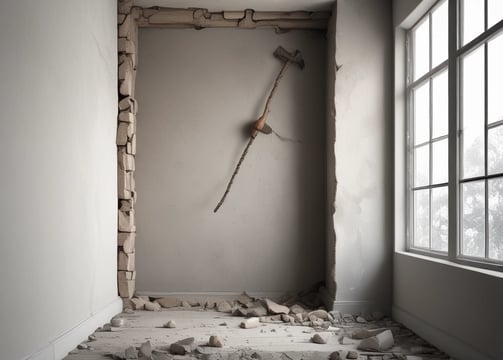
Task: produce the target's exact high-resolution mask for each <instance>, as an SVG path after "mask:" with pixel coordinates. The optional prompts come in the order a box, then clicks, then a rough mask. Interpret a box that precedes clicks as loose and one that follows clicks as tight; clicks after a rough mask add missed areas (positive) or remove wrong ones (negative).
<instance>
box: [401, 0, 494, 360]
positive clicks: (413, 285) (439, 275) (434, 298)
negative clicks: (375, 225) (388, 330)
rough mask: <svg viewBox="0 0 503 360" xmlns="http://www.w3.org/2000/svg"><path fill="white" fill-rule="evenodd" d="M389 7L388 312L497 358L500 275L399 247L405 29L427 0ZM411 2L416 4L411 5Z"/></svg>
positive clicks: (443, 343) (455, 349)
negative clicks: (391, 241) (391, 183)
mask: <svg viewBox="0 0 503 360" xmlns="http://www.w3.org/2000/svg"><path fill="white" fill-rule="evenodd" d="M407 2H408V3H409V6H404V1H403V0H395V1H394V2H393V5H394V8H395V151H396V153H395V253H394V268H393V274H394V280H393V316H394V317H395V319H396V320H399V321H401V322H403V323H404V324H405V325H406V326H408V327H409V328H410V329H412V330H413V331H415V332H416V333H418V334H419V335H420V336H422V337H424V338H425V339H426V340H428V341H429V342H430V343H432V344H434V345H437V346H438V347H440V348H441V349H443V350H444V351H446V352H448V353H449V354H450V355H451V356H453V357H455V358H457V359H460V360H472V359H477V360H479V359H480V360H486V359H493V360H496V359H501V358H503V343H502V342H501V339H503V330H502V329H501V326H500V320H501V319H503V307H502V306H501V304H502V302H503V275H502V274H501V273H496V272H494V271H486V270H480V269H474V268H470V267H467V266H461V265H457V264H453V263H451V262H448V261H443V260H437V259H431V258H426V257H424V256H419V255H414V254H411V253H406V252H404V250H405V244H406V235H405V214H406V207H405V181H404V174H405V156H404V151H405V126H404V124H405V118H404V115H405V111H404V106H405V98H404V86H405V76H404V74H405V71H404V70H405V51H404V46H405V29H407V28H408V27H409V26H411V25H412V24H413V23H414V22H415V21H417V20H418V18H419V17H420V16H421V15H422V14H424V12H425V11H426V10H427V9H428V8H429V7H430V6H431V5H432V3H433V1H432V0H423V1H419V0H409V1H407ZM415 5H417V7H414V6H415Z"/></svg>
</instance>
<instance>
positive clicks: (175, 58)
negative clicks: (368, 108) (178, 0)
mask: <svg viewBox="0 0 503 360" xmlns="http://www.w3.org/2000/svg"><path fill="white" fill-rule="evenodd" d="M278 45H282V46H283V47H285V48H286V49H288V50H294V49H296V48H298V49H300V50H301V51H302V53H303V56H304V58H305V62H306V67H305V69H304V70H303V71H300V70H299V69H298V68H296V67H291V68H290V69H289V70H288V71H287V73H286V75H285V77H284V78H283V80H282V82H281V84H280V85H279V88H278V91H277V93H276V95H275V97H274V99H273V101H272V107H271V113H270V117H269V120H268V123H269V124H270V125H271V126H272V128H273V129H274V130H276V131H277V132H278V133H280V134H281V135H283V136H286V137H289V138H293V139H297V140H300V141H301V143H295V142H288V141H281V140H279V139H278V138H277V137H276V136H274V135H268V136H266V135H259V136H258V137H257V139H256V140H255V142H254V143H253V145H252V147H251V148H250V151H249V153H248V156H247V157H246V159H245V160H244V162H243V164H242V167H241V170H240V172H239V174H238V176H237V178H236V180H235V182H234V185H233V187H232V189H231V192H230V194H229V196H228V197H227V200H226V202H225V203H224V205H223V206H222V208H221V209H220V210H219V211H218V213H216V214H214V213H213V208H214V207H215V205H216V204H217V202H218V200H219V199H220V197H221V195H222V194H223V192H224V190H225V187H226V185H227V181H228V180H229V178H230V176H231V174H232V172H233V170H234V166H235V165H236V163H237V161H238V159H239V157H240V155H241V152H242V151H243V149H244V147H245V145H246V143H247V141H248V138H249V135H248V134H249V132H248V131H249V127H250V124H251V122H253V121H254V120H255V119H257V118H258V116H259V115H260V114H261V112H262V111H263V106H264V103H265V99H266V97H267V95H268V92H269V90H270V88H271V86H272V82H273V80H274V78H275V77H276V75H277V73H278V72H279V70H280V68H281V66H282V63H281V62H280V61H279V60H278V59H276V58H275V57H274V56H273V55H272V53H273V52H274V50H275V49H276V47H277V46H278ZM139 59H140V60H139V68H138V78H137V98H138V104H139V112H138V125H137V127H138V129H137V133H138V138H137V143H138V151H137V163H136V165H137V171H136V184H137V189H138V195H139V197H138V203H137V212H136V215H137V241H136V250H137V253H136V261H137V271H138V272H137V289H138V291H139V292H143V293H166V292H182V293H187V292H241V291H243V290H246V291H249V292H252V293H253V292H284V291H292V290H299V289H302V288H305V287H307V286H309V285H312V284H313V283H315V282H316V281H320V280H323V279H324V271H325V266H324V262H325V256H324V249H325V200H324V198H325V177H324V174H325V171H324V167H325V135H324V129H325V88H326V85H325V73H326V67H325V63H326V40H325V37H324V34H322V33H318V32H298V31H292V32H289V33H286V34H282V35H277V34H275V33H274V32H273V31H269V30H253V31H246V30H245V31H242V30H235V29H232V30H226V29H205V30H202V31H196V30H167V29H164V30H162V29H141V30H140V35H139Z"/></svg>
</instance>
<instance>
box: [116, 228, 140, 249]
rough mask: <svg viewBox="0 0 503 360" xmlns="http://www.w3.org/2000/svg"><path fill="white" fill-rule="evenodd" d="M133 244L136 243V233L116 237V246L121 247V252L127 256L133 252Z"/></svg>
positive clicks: (124, 233)
mask: <svg viewBox="0 0 503 360" xmlns="http://www.w3.org/2000/svg"><path fill="white" fill-rule="evenodd" d="M135 242H136V233H134V232H130V233H127V232H121V233H119V235H118V244H119V246H121V247H122V250H123V251H124V252H125V253H127V254H131V253H133V252H134V248H135Z"/></svg>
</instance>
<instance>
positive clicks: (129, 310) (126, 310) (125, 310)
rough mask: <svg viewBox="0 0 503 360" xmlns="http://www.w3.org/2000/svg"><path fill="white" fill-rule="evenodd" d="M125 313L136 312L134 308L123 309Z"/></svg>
mask: <svg viewBox="0 0 503 360" xmlns="http://www.w3.org/2000/svg"><path fill="white" fill-rule="evenodd" d="M123 313H124V314H134V311H133V309H124V311H123Z"/></svg>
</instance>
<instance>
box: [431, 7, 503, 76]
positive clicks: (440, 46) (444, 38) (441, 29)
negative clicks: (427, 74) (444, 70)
mask: <svg viewBox="0 0 503 360" xmlns="http://www.w3.org/2000/svg"><path fill="white" fill-rule="evenodd" d="M500 1H501V0H500ZM431 16H432V21H431V28H432V34H431V37H432V44H431V51H432V54H431V56H432V64H431V67H435V66H437V65H438V64H440V63H441V62H442V61H444V60H446V59H447V50H448V28H447V25H448V18H449V14H448V4H447V1H444V3H443V4H442V5H440V6H439V7H438V8H437V9H436V10H435V11H434V12H433V13H432V15H431Z"/></svg>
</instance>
